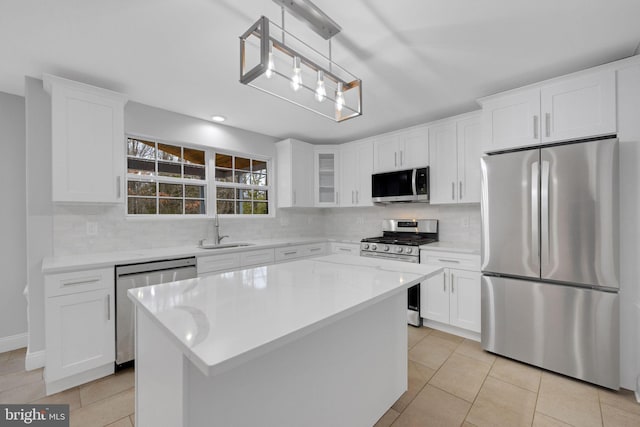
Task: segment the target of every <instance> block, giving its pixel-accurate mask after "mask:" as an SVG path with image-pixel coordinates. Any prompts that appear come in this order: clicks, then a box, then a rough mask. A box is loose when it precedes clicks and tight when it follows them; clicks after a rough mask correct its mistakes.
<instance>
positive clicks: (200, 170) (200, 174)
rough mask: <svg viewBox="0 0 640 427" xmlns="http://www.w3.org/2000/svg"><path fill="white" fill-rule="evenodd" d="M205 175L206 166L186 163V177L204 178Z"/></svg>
mask: <svg viewBox="0 0 640 427" xmlns="http://www.w3.org/2000/svg"><path fill="white" fill-rule="evenodd" d="M205 176H206V172H205V168H204V167H200V166H189V165H184V177H185V178H189V179H202V180H204V179H205Z"/></svg>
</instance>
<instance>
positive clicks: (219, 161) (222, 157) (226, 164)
mask: <svg viewBox="0 0 640 427" xmlns="http://www.w3.org/2000/svg"><path fill="white" fill-rule="evenodd" d="M216 167H219V168H227V169H233V156H227V155H226V154H218V153H216Z"/></svg>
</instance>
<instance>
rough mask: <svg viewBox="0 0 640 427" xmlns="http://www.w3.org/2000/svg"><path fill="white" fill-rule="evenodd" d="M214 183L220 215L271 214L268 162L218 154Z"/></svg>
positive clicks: (216, 155)
mask: <svg viewBox="0 0 640 427" xmlns="http://www.w3.org/2000/svg"><path fill="white" fill-rule="evenodd" d="M215 184H216V190H215V198H216V209H217V212H218V213H219V214H228V215H268V214H269V180H268V164H267V161H266V160H263V159H256V158H249V157H245V156H240V155H237V156H236V155H231V154H223V153H216V154H215Z"/></svg>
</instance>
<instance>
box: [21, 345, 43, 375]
mask: <svg viewBox="0 0 640 427" xmlns="http://www.w3.org/2000/svg"><path fill="white" fill-rule="evenodd" d="M44 360H45V359H44V350H40V351H33V352H29V351H27V357H26V358H25V360H24V369H25V370H27V371H33V370H34V369H38V368H44Z"/></svg>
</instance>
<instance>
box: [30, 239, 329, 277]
mask: <svg viewBox="0 0 640 427" xmlns="http://www.w3.org/2000/svg"><path fill="white" fill-rule="evenodd" d="M326 241H327V239H326V238H323V237H300V238H292V239H274V240H252V241H251V242H249V243H252V245H251V246H241V247H237V248H220V249H202V248H200V247H198V246H197V245H196V244H194V245H193V246H178V247H170V248H155V249H136V250H132V251H119V252H98V253H93V254H82V255H68V256H60V257H47V258H45V259H44V260H43V261H42V271H43V273H45V274H48V273H62V272H66V271H74V270H88V269H93V268H102V267H113V266H114V265H118V264H132V263H139V262H147V261H154V260H160V259H167V258H181V257H190V256H207V255H215V254H223V253H231V252H246V251H250V250H257V249H267V248H276V247H284V246H289V245H301V244H308V243H319V242H326ZM243 242H245V241H243ZM223 243H224V244H228V243H234V241H227V240H225V241H224V242H223Z"/></svg>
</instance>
